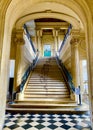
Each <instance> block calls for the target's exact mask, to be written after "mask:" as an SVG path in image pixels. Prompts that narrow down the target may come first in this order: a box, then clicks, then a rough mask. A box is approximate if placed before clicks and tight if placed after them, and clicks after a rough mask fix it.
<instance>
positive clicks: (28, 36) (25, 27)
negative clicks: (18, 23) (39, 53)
mask: <svg viewBox="0 0 93 130" xmlns="http://www.w3.org/2000/svg"><path fill="white" fill-rule="evenodd" d="M24 29H25V31H26V35H27V38H28V39H29V41H30V44H31V46H32V48H33V51H34V52H35V53H36V49H35V47H34V45H33V42H32V39H31V37H30V34H29V32H28V29H27V26H26V24H24Z"/></svg>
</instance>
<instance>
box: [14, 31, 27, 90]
mask: <svg viewBox="0 0 93 130" xmlns="http://www.w3.org/2000/svg"><path fill="white" fill-rule="evenodd" d="M14 33H15V38H14V42H15V45H16V57H15V78H14V89H13V90H14V91H15V90H17V89H18V88H17V86H18V85H19V84H20V83H21V76H20V75H19V72H20V71H21V60H22V55H23V54H22V47H23V45H24V44H25V43H24V40H23V30H16V31H15V32H14Z"/></svg>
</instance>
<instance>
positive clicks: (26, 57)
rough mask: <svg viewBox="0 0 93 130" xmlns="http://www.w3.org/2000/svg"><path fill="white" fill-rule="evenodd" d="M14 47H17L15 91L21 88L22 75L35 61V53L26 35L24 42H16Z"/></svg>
mask: <svg viewBox="0 0 93 130" xmlns="http://www.w3.org/2000/svg"><path fill="white" fill-rule="evenodd" d="M14 47H15V48H16V58H15V77H14V91H16V90H17V89H18V88H19V87H18V86H19V85H20V83H21V80H22V76H23V75H24V73H25V71H26V70H27V68H28V67H29V66H30V65H31V63H32V62H33V59H34V58H35V55H34V53H33V50H32V48H31V45H30V42H29V41H28V39H27V37H26V36H25V37H24V43H16V44H14ZM14 47H13V48H14ZM11 49H12V48H11ZM12 54H13V53H12Z"/></svg>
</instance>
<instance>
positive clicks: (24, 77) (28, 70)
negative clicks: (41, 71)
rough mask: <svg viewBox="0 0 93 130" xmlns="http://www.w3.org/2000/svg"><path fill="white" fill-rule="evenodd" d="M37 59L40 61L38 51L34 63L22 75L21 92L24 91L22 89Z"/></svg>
mask: <svg viewBox="0 0 93 130" xmlns="http://www.w3.org/2000/svg"><path fill="white" fill-rule="evenodd" d="M37 61H38V53H37V56H36V58H35V59H34V60H33V63H32V64H31V65H30V66H29V67H28V68H27V70H26V72H25V73H24V75H23V77H22V81H21V84H20V85H19V86H20V92H22V90H23V88H24V85H25V83H26V81H27V78H28V76H29V74H30V72H31V71H32V70H33V69H34V67H35V65H36V63H37Z"/></svg>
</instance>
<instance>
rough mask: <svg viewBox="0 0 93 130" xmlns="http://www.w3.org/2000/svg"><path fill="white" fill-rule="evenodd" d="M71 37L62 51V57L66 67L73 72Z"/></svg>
mask: <svg viewBox="0 0 93 130" xmlns="http://www.w3.org/2000/svg"><path fill="white" fill-rule="evenodd" d="M70 39H71V38H70V37H68V39H67V40H66V43H65V44H64V46H63V48H62V50H61V52H60V59H61V60H62V62H63V63H64V65H65V67H66V68H67V69H68V71H69V72H71V45H70Z"/></svg>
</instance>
